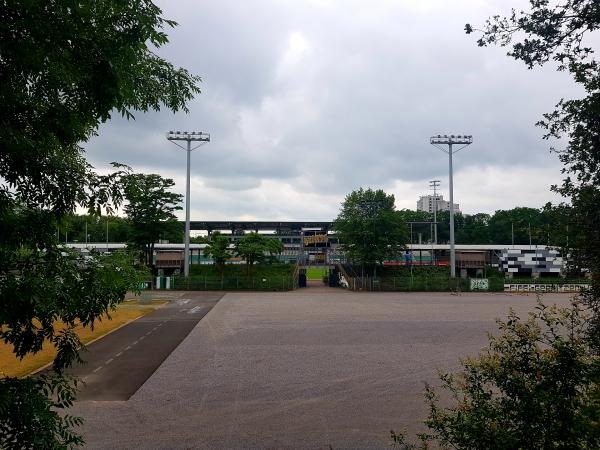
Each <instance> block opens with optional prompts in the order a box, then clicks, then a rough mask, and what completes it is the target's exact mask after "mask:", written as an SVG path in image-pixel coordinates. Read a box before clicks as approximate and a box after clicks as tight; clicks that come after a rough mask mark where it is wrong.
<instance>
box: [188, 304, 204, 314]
mask: <svg viewBox="0 0 600 450" xmlns="http://www.w3.org/2000/svg"><path fill="white" fill-rule="evenodd" d="M201 309H202V306H194V307H193V308H192V309H190V310H189V311H188V314H194V313H197V312H198V311H199V310H201Z"/></svg>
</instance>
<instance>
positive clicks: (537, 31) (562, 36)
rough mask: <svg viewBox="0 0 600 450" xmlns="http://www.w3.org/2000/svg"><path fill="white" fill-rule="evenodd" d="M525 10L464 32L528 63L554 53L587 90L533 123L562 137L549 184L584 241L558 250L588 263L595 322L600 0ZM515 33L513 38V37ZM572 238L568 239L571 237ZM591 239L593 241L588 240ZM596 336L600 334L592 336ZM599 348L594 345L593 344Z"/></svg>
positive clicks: (534, 0) (599, 280)
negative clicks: (554, 181)
mask: <svg viewBox="0 0 600 450" xmlns="http://www.w3.org/2000/svg"><path fill="white" fill-rule="evenodd" d="M530 4H531V10H530V11H520V12H517V11H515V10H513V11H512V13H511V15H510V16H508V17H502V16H500V15H497V16H494V17H492V18H491V19H488V20H487V22H486V23H485V25H484V27H483V29H482V30H475V29H474V28H473V27H472V26H471V25H469V24H467V25H466V26H465V30H466V32H467V33H473V32H475V31H477V32H479V33H480V37H479V39H478V41H477V42H478V44H479V45H480V46H482V47H484V46H487V45H501V46H512V47H511V50H510V51H509V53H508V54H509V56H511V57H513V58H515V59H517V60H521V61H523V62H524V63H525V64H526V66H527V67H528V68H530V69H531V68H533V67H535V66H537V65H540V66H541V65H544V64H546V63H547V62H549V61H553V62H554V63H556V64H557V65H558V67H557V68H558V70H561V71H568V72H569V73H570V74H571V75H572V76H573V79H574V81H575V82H576V83H577V84H579V85H580V86H581V87H582V88H583V90H584V92H585V96H584V97H583V98H579V99H572V100H565V99H561V100H560V101H559V102H558V103H557V105H556V109H555V110H554V111H553V112H550V113H547V114H544V116H543V119H542V120H541V121H540V122H538V125H539V126H540V127H542V128H543V129H545V130H546V135H545V138H546V139H550V138H555V139H561V138H563V137H565V136H566V137H568V143H567V144H566V145H564V146H563V148H561V149H559V150H556V149H554V148H553V149H552V150H554V151H556V152H557V153H558V157H559V159H560V161H561V162H562V163H563V164H564V168H563V173H564V174H565V175H566V178H565V179H564V180H563V184H562V185H561V186H560V187H559V186H553V189H554V190H555V191H557V192H559V193H561V194H563V195H565V196H568V197H570V198H571V208H570V212H571V217H572V221H571V223H572V224H573V225H574V228H576V230H574V234H575V235H576V236H579V237H583V239H584V240H585V241H581V240H579V241H577V244H579V245H578V246H577V247H575V246H573V247H569V248H566V249H565V250H564V251H565V252H566V253H570V254H571V255H573V257H574V258H573V259H575V260H576V261H579V262H585V263H587V264H589V266H588V269H589V270H590V271H591V273H592V280H593V286H592V289H590V290H589V291H587V292H586V293H584V295H583V299H584V302H585V303H586V304H587V305H588V306H589V307H590V308H591V310H592V311H594V313H595V316H594V319H593V320H594V321H595V322H596V323H600V256H599V255H600V246H598V245H597V244H598V243H600V229H599V228H598V220H597V216H598V214H597V211H599V210H600V61H598V60H597V59H596V58H595V52H594V48H593V47H592V46H591V45H592V43H593V42H594V41H593V40H588V37H589V36H590V35H591V34H592V33H593V32H595V31H597V30H598V29H600V3H599V2H598V1H596V0H569V1H565V2H560V3H556V4H555V3H551V2H549V1H548V0H530ZM521 37H522V39H521V40H519V38H521ZM515 39H516V42H513V41H514V40H515ZM571 243H573V240H571V241H570V244H571ZM590 243H593V244H595V245H589V244H590ZM596 331H598V332H600V325H598V327H597V329H596ZM594 339H595V340H596V341H598V343H599V344H600V335H598V336H596V337H595V338H594ZM598 350H599V351H600V347H599V348H598Z"/></svg>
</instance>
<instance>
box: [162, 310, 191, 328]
mask: <svg viewBox="0 0 600 450" xmlns="http://www.w3.org/2000/svg"><path fill="white" fill-rule="evenodd" d="M184 311H185V310H184ZM163 323H164V322H161V323H159V324H158V325H156V328H158V327H162V324H163Z"/></svg>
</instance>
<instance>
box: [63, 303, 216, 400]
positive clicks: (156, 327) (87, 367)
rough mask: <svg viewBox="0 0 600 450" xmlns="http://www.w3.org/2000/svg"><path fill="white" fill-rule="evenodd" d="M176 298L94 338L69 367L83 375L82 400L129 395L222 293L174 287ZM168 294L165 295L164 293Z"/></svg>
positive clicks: (106, 398)
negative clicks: (79, 359) (80, 361)
mask: <svg viewBox="0 0 600 450" xmlns="http://www.w3.org/2000/svg"><path fill="white" fill-rule="evenodd" d="M167 295H170V296H171V297H173V298H172V300H171V301H170V302H169V303H167V304H166V305H164V306H162V307H161V308H159V309H157V310H156V311H154V312H152V313H150V314H148V315H146V316H144V317H142V318H140V319H137V320H135V321H133V322H131V323H129V324H128V325H126V326H124V327H122V328H120V329H118V330H116V331H115V332H113V333H111V334H109V335H108V336H105V337H104V338H102V339H100V340H98V341H96V342H94V343H92V344H90V345H89V346H88V351H87V352H84V353H83V354H82V357H83V359H84V360H85V361H86V364H84V365H78V366H76V367H74V368H72V369H71V370H69V371H68V373H70V374H72V375H75V376H77V377H79V378H80V379H81V380H83V382H84V385H83V388H82V390H81V391H80V393H79V395H78V399H79V400H80V401H81V400H127V399H128V398H129V397H131V395H133V393H135V391H137V390H138V388H139V387H140V386H141V385H142V384H143V383H144V382H145V381H146V380H147V379H148V378H149V377H150V376H151V375H152V374H153V373H154V371H155V370H156V369H157V368H158V367H159V366H160V364H161V363H162V362H163V361H164V360H165V358H166V357H167V356H169V354H170V353H171V352H172V351H173V349H174V348H176V347H177V346H178V345H179V343H180V342H181V341H182V340H183V339H185V337H186V336H187V335H188V334H189V332H190V331H191V330H192V329H193V328H194V327H195V326H196V324H197V323H198V321H200V319H202V318H203V317H204V316H205V315H206V314H207V313H208V312H209V311H210V310H211V309H212V308H213V307H214V306H215V305H216V304H217V302H218V301H219V299H220V298H221V297H222V294H220V293H205V294H202V293H169V294H167ZM163 297H164V295H163Z"/></svg>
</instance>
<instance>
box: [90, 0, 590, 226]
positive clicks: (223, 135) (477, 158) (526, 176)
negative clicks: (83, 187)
mask: <svg viewBox="0 0 600 450" xmlns="http://www.w3.org/2000/svg"><path fill="white" fill-rule="evenodd" d="M157 3H158V4H159V5H160V6H161V8H162V9H163V13H164V14H163V15H164V17H166V18H169V19H174V20H176V21H177V22H178V23H179V26H178V27H177V28H175V29H174V30H171V31H169V36H170V43H169V44H168V45H167V46H166V47H164V48H163V49H161V50H160V54H161V55H162V56H164V57H165V58H167V59H168V60H170V61H171V62H173V63H174V64H177V65H179V66H183V67H186V68H187V69H189V70H190V71H191V72H193V73H195V74H197V75H200V76H201V77H202V79H203V82H202V84H201V89H202V93H201V94H199V95H198V96H197V97H196V98H195V99H194V100H193V101H192V102H191V103H190V105H189V109H190V113H189V114H188V115H186V114H184V113H177V114H173V113H171V112H168V111H163V112H160V113H148V114H141V113H138V114H136V120H135V121H129V122H127V121H125V120H124V119H120V118H115V119H114V120H112V121H111V122H109V123H107V124H105V125H104V126H102V127H101V128H100V130H99V136H98V137H96V138H94V139H93V140H91V141H90V142H89V143H87V144H86V146H85V148H86V151H87V156H88V158H89V159H90V161H91V162H92V164H93V165H94V166H95V167H97V168H99V169H102V168H106V167H108V164H109V163H110V162H111V161H118V162H121V163H125V164H128V165H130V166H132V167H133V168H134V169H135V171H137V172H146V173H159V174H161V175H162V176H164V177H169V178H173V179H174V180H175V182H176V190H177V191H178V192H181V193H184V192H185V161H186V159H185V152H184V151H183V150H181V149H179V148H177V147H176V146H175V145H173V144H172V143H170V142H168V141H167V140H166V139H165V132H166V131H168V130H202V131H205V132H209V133H210V134H211V142H210V143H208V144H206V145H204V146H202V147H200V148H199V149H198V150H196V151H195V152H194V153H193V154H192V185H191V209H192V214H191V216H192V220H222V219H230V220H252V219H256V220H331V219H333V218H335V216H336V215H337V213H338V211H339V205H340V203H341V201H342V200H343V198H344V196H345V195H346V194H348V193H349V192H351V191H352V190H353V189H356V188H358V187H361V186H362V187H372V188H381V189H384V190H385V191H386V192H388V193H393V194H394V195H395V197H396V206H397V207H398V208H410V209H415V208H416V201H417V199H418V197H419V195H424V194H427V193H428V192H429V191H428V181H429V180H432V179H439V180H441V187H442V194H443V195H444V196H445V197H446V198H447V197H448V158H447V155H446V154H445V153H442V152H441V151H440V150H438V149H436V148H435V147H433V146H431V145H430V144H429V137H430V136H432V135H437V134H472V135H473V140H474V143H473V145H472V146H470V147H469V148H467V149H465V150H463V151H461V152H460V153H458V154H457V155H456V157H455V161H454V162H455V166H454V186H455V187H454V194H455V202H456V203H459V204H460V207H461V209H462V210H463V211H464V212H466V213H476V212H489V213H493V212H494V211H495V210H497V209H507V208H512V207H514V206H532V207H540V206H542V205H543V204H544V203H546V202H547V201H556V200H558V198H557V197H556V196H554V195H553V194H551V193H550V192H549V187H550V185H551V184H555V183H558V182H560V179H561V174H560V164H559V162H558V160H557V157H556V155H554V154H550V153H549V151H548V147H549V144H548V142H546V141H544V140H542V139H541V136H542V130H541V129H539V128H536V127H535V126H534V124H535V122H536V121H538V120H539V119H540V118H541V115H542V114H543V113H544V112H548V111H550V110H552V108H553V106H554V104H555V103H556V102H557V101H558V100H559V99H560V98H561V97H577V96H579V92H578V90H577V88H576V87H575V85H574V83H573V82H572V81H571V79H570V77H569V75H568V74H566V73H557V72H555V71H554V70H553V67H550V66H549V67H545V68H543V69H536V70H533V71H530V70H527V69H526V68H525V66H524V65H523V64H521V63H518V62H516V61H514V60H512V59H510V58H508V57H507V56H506V49H502V48H479V47H477V45H476V43H475V40H476V38H475V37H474V36H473V35H470V36H468V35H466V34H465V33H464V25H465V23H467V22H468V23H471V24H473V25H482V24H483V21H484V20H485V18H487V17H488V16H490V15H492V14H496V13H508V12H509V10H510V7H511V6H514V7H516V8H525V7H527V4H528V2H527V1H525V0H510V1H504V0H486V1H483V0H453V1H448V0H390V1H377V0H372V1H369V2H366V1H360V0H339V1H334V0H312V1H309V0H302V1H292V0H289V1H283V0H279V1H275V0H272V1H269V0H248V1H239V0H220V1H218V2H216V1H201V0H193V1H192V0H169V1H166V0H162V1H159V2H157ZM180 217H183V213H180Z"/></svg>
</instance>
